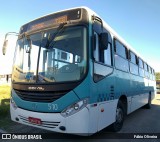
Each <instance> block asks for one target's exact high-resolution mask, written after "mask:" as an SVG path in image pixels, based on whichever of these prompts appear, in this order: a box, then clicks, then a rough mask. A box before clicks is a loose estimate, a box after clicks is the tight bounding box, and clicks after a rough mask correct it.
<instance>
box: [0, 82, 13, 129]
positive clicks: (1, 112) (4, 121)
mask: <svg viewBox="0 0 160 142" xmlns="http://www.w3.org/2000/svg"><path fill="white" fill-rule="evenodd" d="M9 105H10V86H8V85H1V86H0V128H4V127H7V126H8V125H9V124H10V123H11V120H10V115H9Z"/></svg>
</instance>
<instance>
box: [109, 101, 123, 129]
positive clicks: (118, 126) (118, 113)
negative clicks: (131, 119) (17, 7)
mask: <svg viewBox="0 0 160 142" xmlns="http://www.w3.org/2000/svg"><path fill="white" fill-rule="evenodd" d="M124 118H125V108H124V105H123V103H122V102H121V101H120V100H119V101H118V105H117V109H116V121H115V122H114V123H113V124H112V125H111V130H112V131H113V132H118V131H120V130H121V128H122V126H123V122H124Z"/></svg>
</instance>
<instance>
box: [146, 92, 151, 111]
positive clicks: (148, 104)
mask: <svg viewBox="0 0 160 142" xmlns="http://www.w3.org/2000/svg"><path fill="white" fill-rule="evenodd" d="M145 108H146V109H150V108H151V94H149V96H148V103H147V104H146V105H145Z"/></svg>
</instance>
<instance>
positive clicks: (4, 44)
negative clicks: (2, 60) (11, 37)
mask: <svg viewBox="0 0 160 142" xmlns="http://www.w3.org/2000/svg"><path fill="white" fill-rule="evenodd" d="M7 46H8V40H5V41H4V43H3V48H2V53H3V55H5V54H6V50H7Z"/></svg>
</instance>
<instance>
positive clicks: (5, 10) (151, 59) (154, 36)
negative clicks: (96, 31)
mask: <svg viewBox="0 0 160 142" xmlns="http://www.w3.org/2000/svg"><path fill="white" fill-rule="evenodd" d="M78 6H87V7H89V8H90V9H92V10H93V11H95V12H96V13H97V14H98V15H99V16H100V17H101V18H102V19H103V20H104V21H105V22H107V23H108V24H109V25H110V26H111V27H112V28H113V29H114V30H115V31H116V32H117V33H118V34H119V35H120V36H121V37H122V38H123V39H124V40H126V41H127V43H129V44H130V45H131V46H132V47H133V48H134V49H135V50H136V51H137V52H138V53H139V54H140V55H141V56H142V57H143V58H144V60H145V61H147V62H148V63H149V65H151V67H153V68H154V69H155V71H156V72H160V50H159V49H160V16H159V15H160V0H99V1H98V0H97V1H96V0H58V1H57V0H54V1H53V0H44V1H40V0H27V1H24V0H14V1H9V0H5V1H2V0H0V18H1V20H0V74H4V73H10V72H11V68H12V63H13V55H14V49H15V45H16V37H13V36H10V37H9V45H8V49H7V54H6V56H3V55H2V53H1V51H2V46H3V40H4V36H5V33H7V32H19V29H20V27H21V26H22V25H23V24H25V23H27V22H29V21H31V20H34V19H36V18H38V17H41V16H44V15H47V14H50V13H54V12H56V11H60V10H63V9H68V8H72V7H78Z"/></svg>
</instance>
